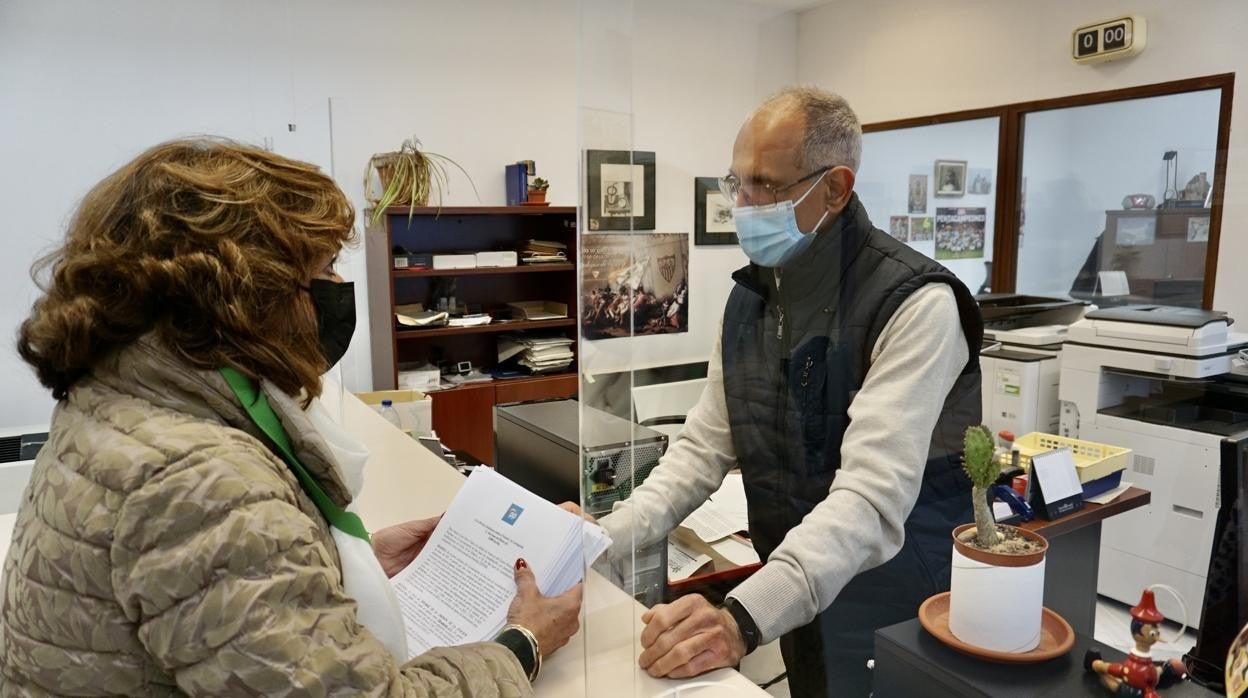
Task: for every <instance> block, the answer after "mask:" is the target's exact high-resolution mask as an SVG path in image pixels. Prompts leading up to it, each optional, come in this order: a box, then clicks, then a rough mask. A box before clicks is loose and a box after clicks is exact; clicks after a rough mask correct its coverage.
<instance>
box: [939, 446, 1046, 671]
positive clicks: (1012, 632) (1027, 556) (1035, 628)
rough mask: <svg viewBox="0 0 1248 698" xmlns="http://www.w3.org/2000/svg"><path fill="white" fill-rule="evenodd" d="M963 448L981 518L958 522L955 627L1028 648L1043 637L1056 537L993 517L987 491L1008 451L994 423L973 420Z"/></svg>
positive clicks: (1013, 648)
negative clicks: (1001, 447)
mask: <svg viewBox="0 0 1248 698" xmlns="http://www.w3.org/2000/svg"><path fill="white" fill-rule="evenodd" d="M964 448H965V450H964V451H963V468H964V469H965V470H966V474H967V476H968V477H970V479H971V485H972V488H971V497H972V498H973V502H974V507H975V523H969V524H963V525H961V526H958V527H957V528H955V529H954V530H953V572H952V578H951V579H950V599H949V631H950V632H952V633H953V634H954V636H956V637H957V638H958V639H959V640H961V641H962V642H965V643H967V644H969V645H974V646H976V647H981V648H984V649H989V650H993V651H996V652H1009V653H1022V652H1029V651H1031V650H1033V649H1035V648H1036V647H1037V646H1038V645H1039V644H1040V624H1041V620H1042V617H1043V613H1044V556H1045V552H1046V551H1047V550H1048V548H1049V544H1048V541H1046V540H1045V539H1044V537H1043V536H1041V535H1040V534H1038V533H1034V532H1032V531H1028V530H1025V529H1021V528H1018V527H1015V526H1005V525H1001V524H998V523H996V520H995V519H994V518H993V515H992V508H991V507H990V506H989V503H988V491H989V489H990V488H991V487H992V486H993V484H994V483H995V482H996V480H997V476H998V475H1000V474H1001V458H1000V457H999V454H998V452H997V449H996V448H995V447H994V445H993V439H992V432H991V431H989V430H988V427H985V426H983V425H979V426H973V427H970V428H968V429H967V430H966V436H965V440H964Z"/></svg>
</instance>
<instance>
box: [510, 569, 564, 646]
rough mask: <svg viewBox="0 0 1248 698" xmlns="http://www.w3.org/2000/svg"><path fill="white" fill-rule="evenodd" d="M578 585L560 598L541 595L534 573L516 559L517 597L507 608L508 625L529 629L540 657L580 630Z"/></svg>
mask: <svg viewBox="0 0 1248 698" xmlns="http://www.w3.org/2000/svg"><path fill="white" fill-rule="evenodd" d="M581 593H582V587H581V585H580V584H577V585H576V586H574V587H572V588H571V589H569V590H568V591H567V592H565V593H563V594H560V595H559V596H542V593H541V592H540V591H538V590H537V579H536V578H535V577H534V576H533V570H531V569H529V566H528V564H527V563H526V562H525V561H524V560H523V559H520V560H516V598H515V599H513V600H512V602H511V608H509V609H507V622H508V623H511V624H513V625H521V626H524V627H525V628H528V630H529V632H531V633H533V636H534V637H536V638H537V644H538V646H539V649H541V651H542V656H543V657H549V656H550V655H552V654H554V652H555V650H557V649H559V648H560V647H563V646H564V645H566V644H568V640H570V639H572V636H573V635H575V634H576V631H577V630H580V628H581Z"/></svg>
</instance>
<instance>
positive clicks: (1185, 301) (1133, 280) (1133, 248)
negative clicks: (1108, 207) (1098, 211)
mask: <svg viewBox="0 0 1248 698" xmlns="http://www.w3.org/2000/svg"><path fill="white" fill-rule="evenodd" d="M1209 221H1210V210H1209V209H1207V208H1164V209H1148V210H1131V211H1106V212H1105V236H1104V240H1103V242H1102V244H1101V256H1100V260H1099V262H1100V269H1101V270H1102V271H1123V272H1126V274H1127V281H1128V283H1129V284H1130V288H1131V298H1132V299H1133V300H1134V301H1136V302H1143V301H1151V302H1157V303H1164V304H1167V305H1184V306H1191V307H1196V308H1199V307H1200V306H1201V302H1202V299H1203V292H1204V278H1205V259H1206V255H1207V253H1208V248H1209Z"/></svg>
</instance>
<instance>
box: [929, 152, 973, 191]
mask: <svg viewBox="0 0 1248 698" xmlns="http://www.w3.org/2000/svg"><path fill="white" fill-rule="evenodd" d="M932 183H933V185H934V186H933V187H932V189H933V191H932V193H933V194H935V195H936V196H965V195H966V160H937V161H936V175H935V176H934V177H933V178H932Z"/></svg>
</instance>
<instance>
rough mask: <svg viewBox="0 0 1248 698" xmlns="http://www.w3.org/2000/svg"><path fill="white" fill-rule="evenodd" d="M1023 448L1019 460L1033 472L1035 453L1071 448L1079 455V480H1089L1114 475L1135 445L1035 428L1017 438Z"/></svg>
mask: <svg viewBox="0 0 1248 698" xmlns="http://www.w3.org/2000/svg"><path fill="white" fill-rule="evenodd" d="M1014 446H1015V448H1017V449H1018V452H1019V464H1020V465H1021V466H1022V467H1023V469H1024V470H1026V471H1028V472H1031V457H1032V456H1034V455H1037V454H1040V453H1047V452H1049V451H1054V450H1057V449H1059V448H1069V449H1070V450H1071V452H1072V453H1073V454H1074V456H1075V471H1076V472H1077V473H1079V482H1080V483H1088V482H1092V481H1093V480H1099V479H1100V478H1103V477H1105V476H1106V475H1110V474H1112V473H1115V472H1117V471H1119V470H1125V469H1126V467H1127V456H1129V455H1131V449H1129V448H1121V447H1119V446H1110V445H1108V444H1098V443H1096V442H1095V441H1083V440H1082V439H1072V438H1069V437H1066V436H1057V435H1056V434H1045V433H1043V432H1039V431H1033V432H1031V433H1030V434H1023V435H1022V436H1020V437H1018V438H1017V439H1015V440H1014Z"/></svg>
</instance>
